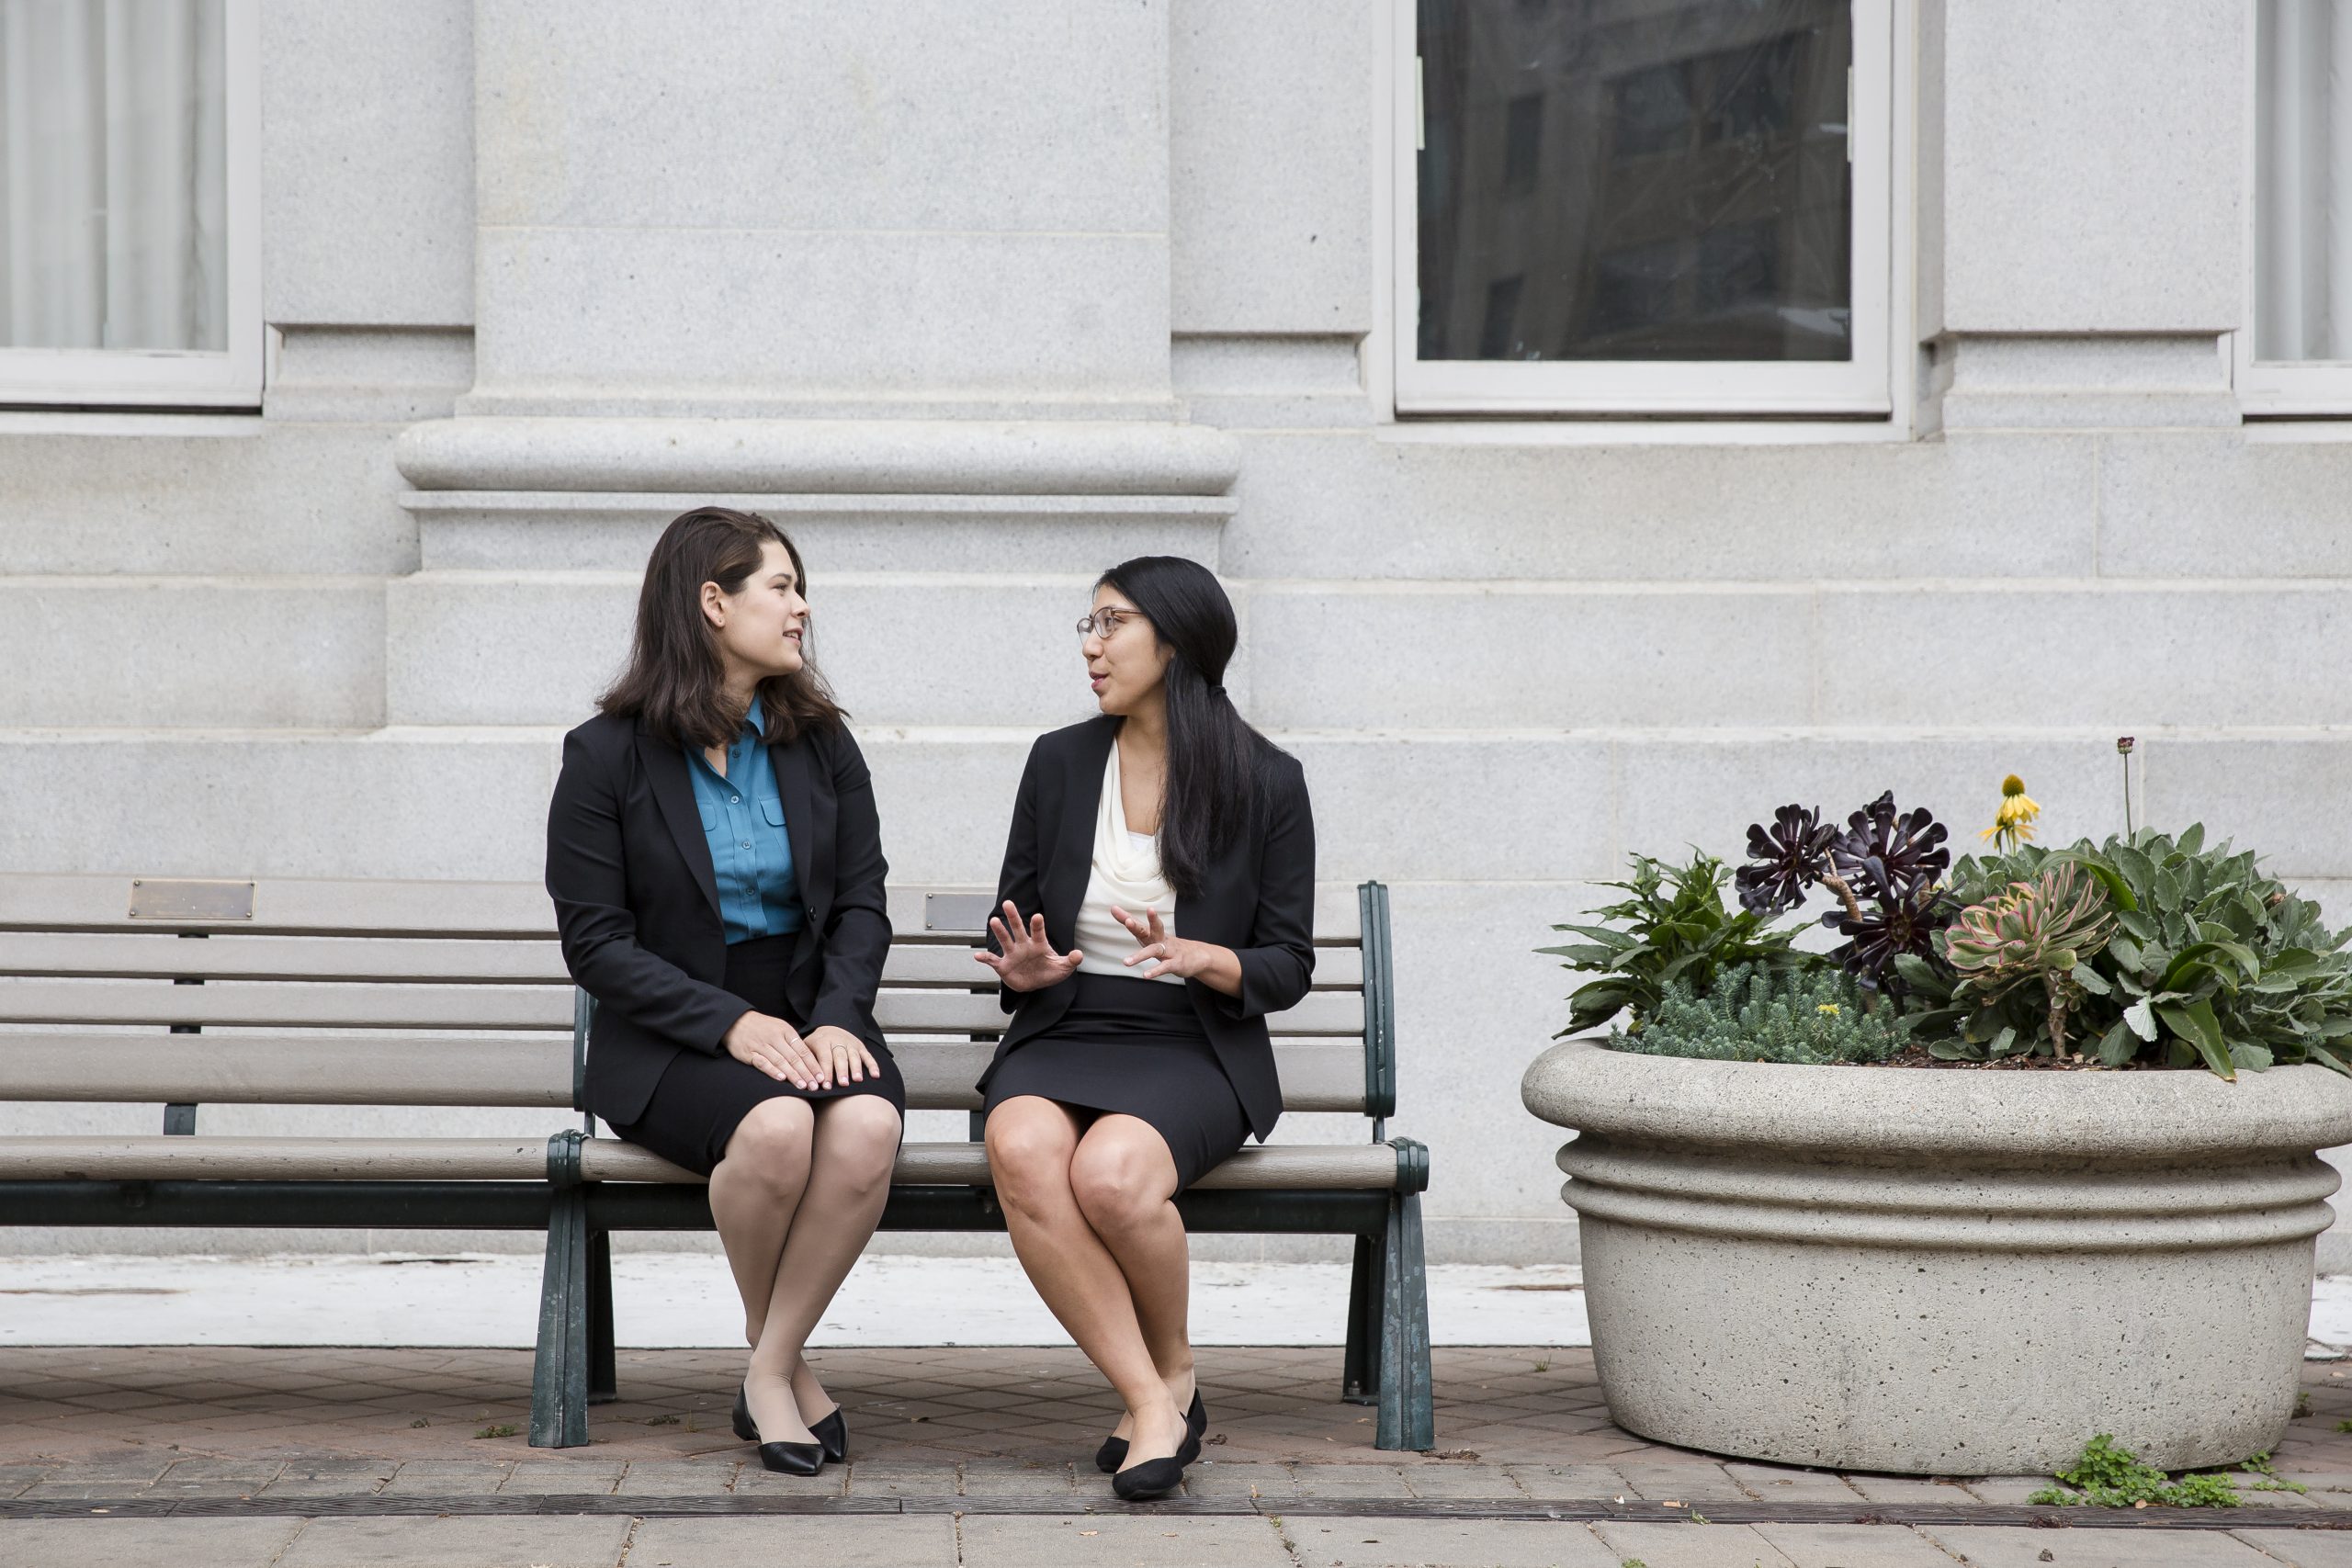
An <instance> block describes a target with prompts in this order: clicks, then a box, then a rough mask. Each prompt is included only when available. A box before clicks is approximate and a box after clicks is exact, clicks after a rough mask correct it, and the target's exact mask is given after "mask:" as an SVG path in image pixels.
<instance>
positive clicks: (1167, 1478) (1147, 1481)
mask: <svg viewBox="0 0 2352 1568" xmlns="http://www.w3.org/2000/svg"><path fill="white" fill-rule="evenodd" d="M1183 1483H1184V1461H1183V1459H1182V1456H1181V1455H1180V1456H1178V1457H1176V1458H1174V1459H1148V1460H1146V1461H1143V1462H1142V1463H1141V1464H1131V1465H1129V1466H1128V1467H1127V1468H1126V1469H1125V1470H1122V1471H1119V1472H1115V1473H1114V1474H1113V1475H1112V1477H1111V1490H1112V1491H1113V1492H1114V1493H1115V1494H1117V1495H1118V1498H1119V1501H1121V1502H1123V1503H1148V1502H1149V1501H1150V1500H1151V1499H1153V1498H1154V1497H1165V1496H1167V1495H1169V1494H1170V1492H1173V1491H1175V1490H1176V1488H1177V1487H1179V1486H1181V1485H1182V1484H1183Z"/></svg>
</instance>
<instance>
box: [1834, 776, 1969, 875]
mask: <svg viewBox="0 0 2352 1568" xmlns="http://www.w3.org/2000/svg"><path fill="white" fill-rule="evenodd" d="M1944 838H1945V833H1944V825H1943V824H1942V823H1940V822H1939V821H1937V820H1936V818H1935V814H1934V813H1933V812H1930V811H1929V810H1928V808H1927V807H1924V806H1920V807H1913V808H1912V809H1911V810H1909V811H1905V812H1903V813H1902V814H1900V815H1897V814H1896V812H1895V809H1894V791H1893V790H1889V791H1887V792H1886V793H1885V794H1884V795H1880V796H1879V797H1878V798H1877V799H1876V800H1873V801H1871V803H1870V804H1869V805H1868V806H1866V807H1862V809H1861V810H1860V811H1857V812H1855V813H1854V814H1853V815H1852V816H1851V817H1849V818H1846V830H1845V831H1844V832H1843V833H1840V834H1838V837H1837V839H1836V840H1833V841H1832V842H1831V844H1830V846H1829V860H1830V863H1831V865H1832V866H1833V867H1834V868H1835V870H1836V872H1837V874H1838V877H1839V878H1840V879H1842V880H1843V881H1844V882H1845V883H1846V884H1847V885H1848V886H1850V887H1851V888H1853V889H1854V891H1855V892H1856V893H1858V894H1860V896H1861V897H1866V898H1891V899H1895V900H1898V901H1909V900H1912V899H1914V898H1915V897H1916V896H1917V894H1918V893H1919V892H1921V891H1922V890H1924V889H1925V888H1928V887H1931V886H1934V885H1935V883H1936V880H1937V879H1938V878H1939V877H1940V876H1941V875H1942V874H1944V872H1945V871H1946V870H1947V869H1948V868H1950V866H1951V851H1950V850H1947V849H1944V848H1942V847H1941V846H1942V844H1943V841H1944Z"/></svg>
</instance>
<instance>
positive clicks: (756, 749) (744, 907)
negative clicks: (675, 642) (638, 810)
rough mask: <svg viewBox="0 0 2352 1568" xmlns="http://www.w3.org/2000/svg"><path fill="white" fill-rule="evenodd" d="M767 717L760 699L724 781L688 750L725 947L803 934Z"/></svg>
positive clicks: (697, 751)
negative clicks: (764, 736) (766, 736)
mask: <svg viewBox="0 0 2352 1568" xmlns="http://www.w3.org/2000/svg"><path fill="white" fill-rule="evenodd" d="M764 717H765V716H764V715H763V714H762V713H761V712H760V703H759V699H758V698H756V697H754V698H752V706H751V710H750V711H749V712H747V713H746V714H744V716H743V728H741V730H739V731H738V732H737V733H736V736H735V739H734V740H733V742H732V743H731V744H729V746H728V748H727V772H726V773H725V774H724V775H723V776H722V775H721V774H720V773H718V770H717V769H715V768H713V767H712V766H711V765H710V759H708V758H707V757H706V756H704V755H703V751H702V748H701V747H699V746H695V745H688V746H687V747H686V748H685V753H686V775H687V776H688V777H689V778H691V779H692V780H693V781H694V786H695V811H696V812H697V813H699V814H700V816H701V818H702V836H703V838H704V839H705V840H707V841H708V842H709V844H710V868H711V870H712V871H713V872H715V873H716V874H718V913H719V916H720V918H721V919H723V920H724V921H725V922H726V926H727V940H728V941H729V942H749V941H751V940H752V938H753V937H763V936H781V935H783V934H785V933H786V932H787V931H798V930H799V929H800V881H799V878H798V877H797V876H796V875H794V874H793V868H792V840H791V839H790V838H788V837H787V836H786V833H785V830H784V799H783V796H782V795H781V794H780V793H779V792H778V791H777V789H776V783H775V763H774V762H773V761H770V760H769V757H768V749H767V747H766V746H764V745H763V744H762V743H761V740H760V732H761V730H762V728H763V721H764Z"/></svg>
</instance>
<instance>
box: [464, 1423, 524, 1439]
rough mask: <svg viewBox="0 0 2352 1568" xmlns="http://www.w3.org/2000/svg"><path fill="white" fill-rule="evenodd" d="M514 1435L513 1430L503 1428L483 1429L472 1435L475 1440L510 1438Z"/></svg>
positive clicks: (512, 1428)
mask: <svg viewBox="0 0 2352 1568" xmlns="http://www.w3.org/2000/svg"><path fill="white" fill-rule="evenodd" d="M514 1435H515V1428H514V1427H504V1426H501V1427H483V1428H482V1429H481V1431H479V1432H476V1433H475V1434H474V1436H475V1437H477V1438H511V1437H513V1436H514Z"/></svg>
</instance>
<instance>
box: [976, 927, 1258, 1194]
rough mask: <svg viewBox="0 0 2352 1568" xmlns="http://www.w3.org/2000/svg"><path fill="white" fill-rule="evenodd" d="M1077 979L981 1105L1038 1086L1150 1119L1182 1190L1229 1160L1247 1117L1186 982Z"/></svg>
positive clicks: (1047, 1095) (1072, 1103)
mask: <svg viewBox="0 0 2352 1568" xmlns="http://www.w3.org/2000/svg"><path fill="white" fill-rule="evenodd" d="M1073 983H1074V984H1076V986H1077V987H1078V990H1077V993H1076V994H1075V995H1074V996H1073V997H1071V998H1070V1004H1069V1011H1068V1012H1065V1013H1064V1014H1062V1016H1061V1017H1060V1018H1059V1019H1058V1020H1057V1021H1055V1022H1054V1023H1053V1024H1052V1026H1051V1027H1049V1028H1047V1029H1046V1032H1044V1033H1042V1034H1035V1035H1032V1036H1030V1038H1028V1039H1026V1040H1024V1041H1023V1042H1022V1043H1020V1044H1018V1045H1016V1046H1014V1047H1013V1048H1012V1054H1011V1055H1008V1056H1006V1057H1005V1059H1004V1060H1003V1061H1002V1062H1001V1063H1000V1064H999V1065H998V1066H997V1069H996V1074H995V1076H994V1077H991V1078H989V1086H988V1092H987V1096H986V1100H985V1104H986V1108H987V1109H988V1110H989V1111H994V1110H995V1109H996V1108H997V1107H998V1106H1000V1105H1001V1104H1003V1103H1004V1102H1005V1101H1006V1100H1011V1099H1012V1098H1013V1097H1014V1096H1016V1095H1023V1094H1034V1095H1036V1096H1037V1097H1039V1098H1040V1099H1044V1100H1054V1101H1056V1102H1057V1103H1059V1104H1061V1105H1065V1106H1068V1107H1069V1108H1070V1109H1071V1110H1074V1111H1096V1112H1099V1113H1104V1114H1117V1115H1122V1116H1133V1117H1135V1118H1136V1119H1137V1120H1138V1121H1143V1122H1149V1123H1150V1124H1151V1127H1152V1130H1153V1131H1155V1132H1157V1133H1158V1134H1159V1135H1160V1136H1161V1137H1162V1138H1164V1139H1165V1140H1167V1143H1168V1152H1169V1153H1170V1155H1172V1156H1175V1160H1176V1182H1177V1190H1179V1191H1182V1190H1183V1189H1185V1188H1187V1187H1190V1186H1191V1185H1193V1182H1195V1181H1198V1180H1199V1179H1201V1178H1202V1177H1203V1176H1204V1175H1206V1174H1207V1173H1208V1172H1209V1171H1210V1170H1212V1169H1214V1168H1216V1167H1217V1166H1218V1165H1220V1164H1222V1163H1223V1162H1225V1161H1226V1160H1227V1159H1230V1158H1231V1157H1232V1156H1233V1154H1234V1151H1235V1150H1237V1149H1238V1148H1240V1147H1241V1142H1242V1140H1243V1139H1244V1138H1246V1137H1248V1136H1249V1135H1250V1119H1249V1118H1248V1116H1246V1115H1245V1114H1243V1112H1242V1110H1241V1097H1240V1096H1239V1095H1238V1094H1235V1093H1234V1092H1233V1085H1232V1084H1231V1083H1230V1082H1229V1081H1228V1080H1227V1077H1226V1076H1225V1069H1224V1067H1222V1066H1219V1065H1218V1063H1217V1059H1216V1048H1215V1047H1214V1046H1212V1045H1211V1044H1210V1043H1209V1037H1208V1032H1207V1031H1205V1030H1204V1029H1203V1028H1202V1027H1201V1019H1200V1015H1199V1014H1198V1013H1196V1012H1194V1011H1193V998H1191V997H1190V996H1189V995H1187V994H1186V991H1185V987H1182V986H1170V985H1163V984H1162V983H1160V982H1159V981H1157V980H1130V979H1127V978H1125V977H1124V976H1114V975H1087V974H1080V975H1077V976H1073Z"/></svg>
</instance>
